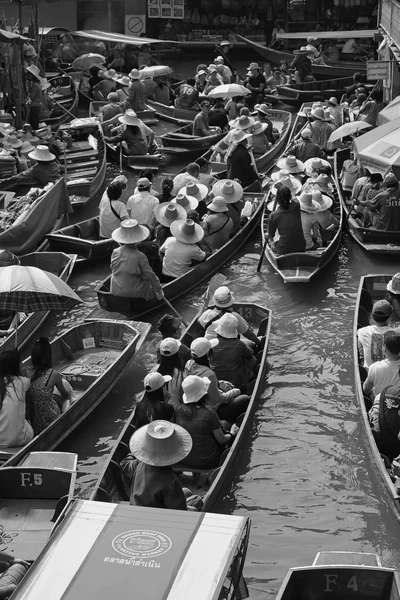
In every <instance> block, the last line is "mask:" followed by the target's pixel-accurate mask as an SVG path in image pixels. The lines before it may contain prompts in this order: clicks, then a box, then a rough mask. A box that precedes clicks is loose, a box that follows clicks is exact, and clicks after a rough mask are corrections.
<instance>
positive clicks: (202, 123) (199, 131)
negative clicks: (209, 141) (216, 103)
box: [192, 100, 216, 137]
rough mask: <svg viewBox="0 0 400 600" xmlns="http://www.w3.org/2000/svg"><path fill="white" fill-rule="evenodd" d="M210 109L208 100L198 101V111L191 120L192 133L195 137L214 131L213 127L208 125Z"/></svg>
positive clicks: (210, 133)
mask: <svg viewBox="0 0 400 600" xmlns="http://www.w3.org/2000/svg"><path fill="white" fill-rule="evenodd" d="M210 110H211V104H210V102H209V101H208V100H203V102H201V103H200V112H199V113H197V115H196V116H195V118H194V120H193V131H192V133H193V135H194V136H196V137H207V136H209V135H213V134H215V133H216V129H215V128H211V127H210V123H209V120H208V114H209V112H210Z"/></svg>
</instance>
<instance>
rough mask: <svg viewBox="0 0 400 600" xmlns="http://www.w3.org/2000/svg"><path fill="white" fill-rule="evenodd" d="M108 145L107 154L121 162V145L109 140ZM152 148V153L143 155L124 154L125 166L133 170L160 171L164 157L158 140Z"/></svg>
mask: <svg viewBox="0 0 400 600" xmlns="http://www.w3.org/2000/svg"><path fill="white" fill-rule="evenodd" d="M106 145H107V154H108V156H109V158H111V159H112V160H113V161H115V162H116V163H118V164H120V160H121V157H120V152H121V148H120V145H119V144H118V145H117V144H110V143H109V142H107V144H106ZM151 150H152V152H151V153H148V154H144V155H142V156H129V155H127V154H122V164H123V166H124V167H125V168H127V169H131V170H133V171H140V170H142V169H152V170H154V171H158V169H159V167H160V162H161V159H162V154H161V152H160V148H159V147H158V145H157V143H156V142H154V144H153V147H152V148H151Z"/></svg>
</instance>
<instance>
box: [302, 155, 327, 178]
mask: <svg viewBox="0 0 400 600" xmlns="http://www.w3.org/2000/svg"><path fill="white" fill-rule="evenodd" d="M317 165H318V166H317ZM330 166H331V165H330V162H329V161H328V160H325V159H324V158H308V159H307V160H306V161H304V172H305V174H306V175H308V176H309V177H314V176H316V175H318V170H319V169H323V168H324V167H330Z"/></svg>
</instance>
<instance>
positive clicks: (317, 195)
mask: <svg viewBox="0 0 400 600" xmlns="http://www.w3.org/2000/svg"><path fill="white" fill-rule="evenodd" d="M311 197H312V200H313V202H316V203H317V204H318V206H319V210H318V211H317V212H316V213H315V218H316V220H317V223H318V225H319V227H320V234H321V238H322V241H323V242H326V241H328V240H330V239H332V238H331V237H330V235H329V233H328V230H329V231H337V229H338V228H339V225H340V223H339V221H338V219H337V218H336V217H335V215H334V214H333V213H332V212H331V211H330V210H329V209H330V208H331V206H332V204H333V199H332V198H330V197H329V196H325V195H322V194H321V192H320V191H319V190H313V191H312V192H311Z"/></svg>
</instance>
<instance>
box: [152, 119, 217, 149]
mask: <svg viewBox="0 0 400 600" xmlns="http://www.w3.org/2000/svg"><path fill="white" fill-rule="evenodd" d="M192 132H193V126H192V125H191V124H190V125H184V126H183V127H180V128H179V129H177V130H176V131H171V132H170V133H165V134H164V135H162V136H160V140H161V143H162V145H163V152H164V153H165V154H174V155H178V156H182V154H183V153H185V154H201V153H202V152H204V151H206V150H208V149H209V148H210V147H211V146H213V145H214V144H217V143H218V142H219V141H220V140H222V138H223V137H225V135H226V132H225V133H223V132H221V133H216V134H214V135H207V136H205V137H198V136H194V135H192Z"/></svg>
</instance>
